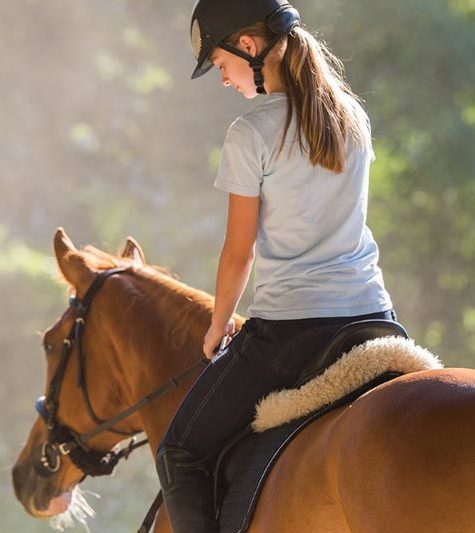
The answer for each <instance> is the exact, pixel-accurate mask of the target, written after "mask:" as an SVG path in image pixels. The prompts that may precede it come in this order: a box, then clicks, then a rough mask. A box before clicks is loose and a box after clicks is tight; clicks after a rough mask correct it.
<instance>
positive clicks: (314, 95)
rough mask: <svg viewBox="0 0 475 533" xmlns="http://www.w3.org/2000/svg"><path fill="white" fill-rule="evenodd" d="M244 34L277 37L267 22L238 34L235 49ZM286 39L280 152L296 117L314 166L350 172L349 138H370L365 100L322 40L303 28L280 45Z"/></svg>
mask: <svg viewBox="0 0 475 533" xmlns="http://www.w3.org/2000/svg"><path fill="white" fill-rule="evenodd" d="M242 35H249V36H251V37H253V36H254V37H257V36H259V37H262V38H263V39H264V40H265V41H266V42H269V41H270V40H271V39H272V38H273V34H272V33H271V32H270V31H269V30H268V28H267V27H266V25H265V23H263V22H260V23H257V24H255V25H253V26H250V27H248V28H245V29H243V30H240V31H239V32H236V33H233V34H232V35H230V36H229V37H228V38H227V39H226V41H227V42H229V43H230V44H232V45H236V44H237V43H238V41H239V38H240V37H241V36H242ZM285 39H287V43H286V44H287V47H286V50H285V53H284V54H283V57H282V60H281V63H280V75H281V78H282V81H283V83H284V86H285V89H286V92H287V95H288V100H287V119H286V122H285V127H284V133H283V137H282V144H281V147H280V152H282V150H283V148H284V143H285V140H286V137H287V132H288V130H289V127H290V124H291V122H292V118H293V117H294V115H295V118H296V122H297V128H296V140H298V143H299V146H300V150H301V151H302V153H305V154H306V155H308V158H309V160H310V162H311V163H312V165H314V166H316V165H321V166H322V167H325V168H327V169H329V170H331V171H333V172H335V173H340V172H342V171H343V170H344V168H345V159H346V157H345V154H346V150H345V142H346V140H347V137H348V135H350V137H351V138H352V139H353V140H354V141H355V142H356V143H357V144H359V145H360V146H364V145H365V143H366V142H367V139H368V126H367V124H365V123H364V121H362V115H361V108H359V102H360V99H359V98H358V96H356V95H355V94H354V93H353V92H352V91H351V89H350V87H349V85H348V84H347V83H346V82H345V80H344V68H343V63H342V62H341V61H340V60H339V59H338V58H337V57H335V56H334V55H333V54H332V53H331V52H330V50H329V49H328V47H327V46H326V44H325V43H324V42H323V41H321V40H317V39H316V38H315V37H314V36H313V35H311V34H310V33H309V32H308V31H307V30H305V29H304V28H302V27H300V26H297V27H296V28H294V29H293V30H292V32H291V33H290V34H289V35H288V36H287V37H283V40H282V43H281V46H283V45H285ZM278 46H279V43H278V44H277V45H276V48H277V47H278ZM269 57H270V56H269ZM358 108H359V109H360V111H358ZM280 152H279V153H280Z"/></svg>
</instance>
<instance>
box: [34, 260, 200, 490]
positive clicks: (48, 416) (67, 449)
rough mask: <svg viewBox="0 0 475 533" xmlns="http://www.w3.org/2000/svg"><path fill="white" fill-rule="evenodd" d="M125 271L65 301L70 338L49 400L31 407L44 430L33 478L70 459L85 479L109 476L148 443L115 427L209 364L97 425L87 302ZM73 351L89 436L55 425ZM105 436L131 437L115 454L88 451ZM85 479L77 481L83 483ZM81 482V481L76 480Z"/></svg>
mask: <svg viewBox="0 0 475 533" xmlns="http://www.w3.org/2000/svg"><path fill="white" fill-rule="evenodd" d="M127 271H130V269H128V268H114V269H110V270H105V271H103V272H101V273H99V274H98V275H97V277H96V278H95V279H94V281H93V282H92V284H91V286H90V287H89V289H88V291H87V292H86V294H85V296H84V298H83V299H79V298H77V297H73V298H71V299H70V306H71V307H73V308H74V309H75V310H76V317H75V320H74V324H73V326H72V328H71V330H70V332H69V335H68V336H67V337H66V338H65V339H64V340H63V349H62V352H61V356H60V360H59V364H58V368H57V369H56V372H55V374H54V376H53V379H52V380H51V384H50V388H49V392H48V396H47V397H45V396H41V397H40V398H38V400H37V401H36V410H37V412H38V413H39V415H40V416H41V417H42V418H43V420H44V421H45V423H46V427H47V428H48V436H47V440H46V442H44V443H43V444H41V445H39V446H37V447H36V448H35V451H34V468H35V471H36V472H37V474H38V475H40V476H42V477H50V476H52V475H54V474H55V473H56V472H58V470H59V469H60V467H61V456H66V455H67V456H69V458H70V459H71V461H72V462H73V463H74V464H75V465H76V466H77V467H78V468H79V469H80V470H81V471H82V472H83V473H84V477H86V476H88V475H89V476H103V475H109V474H111V473H112V472H113V470H114V468H115V466H116V465H117V463H118V462H119V460H120V459H123V458H125V459H127V458H128V456H129V455H130V453H131V452H132V451H133V450H134V449H136V448H139V447H140V446H143V445H144V444H146V443H147V442H148V440H147V439H144V440H141V441H140V442H135V438H134V435H136V434H137V433H141V431H134V432H128V431H122V430H119V429H116V428H115V427H114V426H116V424H118V423H119V422H121V421H122V420H124V419H125V418H127V417H129V416H130V415H132V414H133V413H135V412H137V411H139V410H140V409H142V408H143V407H145V406H146V405H148V404H150V403H151V402H152V401H154V400H155V399H157V398H158V397H159V396H162V395H164V394H166V393H167V392H169V391H170V390H172V389H174V388H176V387H178V385H179V384H180V383H181V382H182V381H184V380H186V379H188V378H189V377H190V376H191V375H192V374H193V373H194V372H195V371H196V370H198V369H202V368H203V367H205V366H206V365H207V364H208V362H209V361H208V360H207V359H206V358H205V357H204V356H203V357H202V358H200V359H199V360H198V361H197V362H196V363H194V364H193V365H192V366H190V367H188V368H187V369H186V370H184V371H183V372H182V373H180V374H179V375H177V376H176V377H174V378H172V379H170V380H169V381H168V382H167V383H165V384H163V385H161V386H160V387H158V388H157V389H155V390H153V391H152V392H151V393H149V394H148V395H146V396H144V397H143V398H142V399H141V400H139V401H138V402H136V403H135V404H133V405H132V406H130V407H129V408H128V409H126V410H125V411H122V412H121V413H119V414H117V415H115V416H113V417H111V418H109V419H107V420H101V419H100V418H99V417H98V416H97V415H96V414H95V412H94V409H93V407H92V404H91V400H90V397H89V393H88V389H87V384H86V372H85V354H84V350H83V336H84V329H85V325H86V316H87V314H88V312H89V310H90V307H91V304H92V301H93V299H94V297H95V296H96V294H97V293H98V292H99V290H100V288H101V287H102V285H103V284H104V282H105V281H106V279H107V278H109V277H110V276H113V275H115V274H120V273H124V272H127ZM74 348H76V357H77V362H78V365H77V366H78V376H77V385H78V387H79V388H80V389H81V393H82V398H83V401H84V405H85V407H86V410H87V412H88V414H89V416H90V418H91V419H92V420H93V421H94V422H95V423H96V427H95V428H93V429H92V430H90V431H88V432H86V433H83V434H79V433H77V432H75V431H73V430H72V429H71V428H70V427H68V426H66V425H64V424H60V423H59V421H58V419H57V412H58V408H59V394H60V391H61V386H62V383H63V379H64V375H65V372H66V368H67V366H68V362H69V360H70V358H71V354H72V353H73V349H74ZM105 431H110V432H113V433H116V434H118V435H123V436H125V437H132V439H131V441H130V443H129V445H128V446H126V447H125V448H123V449H121V450H120V451H114V450H110V451H108V452H106V453H104V452H99V451H96V450H93V449H91V448H90V447H89V446H88V445H87V443H88V441H90V440H91V439H92V438H94V437H96V436H97V435H99V434H100V433H103V432H105ZM84 477H83V478H82V479H84ZM81 481H82V480H81Z"/></svg>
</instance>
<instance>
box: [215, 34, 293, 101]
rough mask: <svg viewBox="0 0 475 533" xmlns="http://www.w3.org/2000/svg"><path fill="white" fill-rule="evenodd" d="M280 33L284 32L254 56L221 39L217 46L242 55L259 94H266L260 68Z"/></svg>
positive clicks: (278, 37) (278, 38)
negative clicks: (251, 73) (252, 73)
mask: <svg viewBox="0 0 475 533" xmlns="http://www.w3.org/2000/svg"><path fill="white" fill-rule="evenodd" d="M282 35H285V34H278V35H276V36H275V37H274V38H273V39H272V41H271V42H270V43H269V44H268V45H267V46H266V47H265V48H264V50H262V52H261V53H260V54H258V55H256V56H251V55H250V54H246V52H243V51H242V50H239V48H235V47H234V46H231V45H230V44H228V43H226V42H224V41H222V42H221V43H219V45H218V46H219V47H220V48H222V49H223V50H226V51H227V52H230V53H231V54H234V55H236V56H239V57H242V58H243V59H245V60H246V61H247V62H248V63H249V66H250V67H251V68H252V70H253V72H254V83H255V85H256V88H257V92H258V93H259V94H267V93H266V90H265V87H264V75H263V73H262V69H263V67H264V59H265V58H266V56H267V54H268V53H269V52H270V51H271V50H272V48H273V47H274V46H275V45H276V44H277V42H278V41H279V40H280V38H281V37H282Z"/></svg>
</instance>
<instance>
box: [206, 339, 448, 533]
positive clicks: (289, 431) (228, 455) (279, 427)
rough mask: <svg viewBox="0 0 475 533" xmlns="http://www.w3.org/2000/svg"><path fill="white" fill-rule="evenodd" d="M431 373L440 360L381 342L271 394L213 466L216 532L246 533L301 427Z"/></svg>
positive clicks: (399, 343)
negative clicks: (386, 386) (403, 379)
mask: <svg viewBox="0 0 475 533" xmlns="http://www.w3.org/2000/svg"><path fill="white" fill-rule="evenodd" d="M436 368H442V364H441V362H440V360H439V359H438V358H437V357H436V356H435V355H433V354H431V353H430V352H428V351H427V350H425V349H424V348H421V347H419V346H416V345H415V343H414V341H412V340H409V339H406V338H402V337H382V338H377V339H374V340H369V341H367V342H365V343H364V344H362V345H358V346H355V347H354V348H352V349H350V350H349V351H348V353H345V354H344V355H343V356H342V357H340V358H339V359H338V360H337V361H336V362H335V363H334V364H333V365H331V366H330V367H328V368H327V369H326V370H325V371H324V372H323V373H321V374H320V375H318V376H317V377H315V378H314V379H311V380H310V381H308V382H306V383H305V384H303V385H302V386H300V387H299V388H296V389H289V390H282V391H278V392H274V393H271V394H270V395H269V396H267V397H266V398H264V399H263V400H261V401H260V402H259V404H258V405H257V406H256V416H255V419H254V421H253V422H252V424H250V425H249V426H248V427H247V428H245V429H244V430H243V431H242V432H241V434H240V435H236V436H235V438H234V439H233V441H232V442H230V443H229V444H228V446H227V447H226V448H225V449H224V450H223V452H222V453H221V455H220V457H219V459H218V462H217V465H216V470H215V473H214V479H215V489H214V494H215V506H216V516H217V517H218V520H219V524H220V532H222V533H244V532H245V531H247V529H248V527H249V524H250V522H251V519H252V516H253V514H254V510H255V507H256V505H257V500H258V497H259V494H260V492H261V490H262V487H263V485H264V482H265V480H266V479H267V476H268V474H269V473H270V471H271V469H272V467H273V466H274V464H275V462H276V461H277V459H278V457H279V456H280V455H281V454H282V452H283V451H284V450H285V448H286V447H287V445H288V444H289V443H290V442H291V441H292V439H293V438H294V437H295V436H296V435H298V434H299V433H300V432H301V431H302V430H303V429H304V428H305V427H307V426H308V425H309V424H311V423H312V422H313V421H315V420H316V419H317V418H319V417H321V416H323V415H324V414H326V413H328V412H329V411H331V410H333V409H336V408H338V407H341V406H343V405H346V404H349V403H352V402H354V401H355V400H356V399H357V398H358V397H359V396H361V395H362V394H364V393H365V392H368V391H369V390H371V389H372V388H375V387H377V386H378V385H380V384H382V383H385V382H387V381H388V380H390V379H393V378H395V377H398V376H401V375H402V374H407V373H410V372H416V371H420V370H430V369H436Z"/></svg>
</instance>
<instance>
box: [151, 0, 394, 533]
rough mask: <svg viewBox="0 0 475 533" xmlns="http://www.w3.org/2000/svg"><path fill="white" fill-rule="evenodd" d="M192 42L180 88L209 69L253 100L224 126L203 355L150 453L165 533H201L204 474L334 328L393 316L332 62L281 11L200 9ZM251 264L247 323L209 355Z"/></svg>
mask: <svg viewBox="0 0 475 533" xmlns="http://www.w3.org/2000/svg"><path fill="white" fill-rule="evenodd" d="M191 38H192V44H193V49H194V54H195V56H196V59H197V62H198V64H197V66H196V69H195V71H194V72H193V76H192V77H193V78H196V77H198V76H201V75H203V74H205V73H206V72H207V71H208V70H209V69H210V68H211V67H212V66H213V65H214V66H215V67H216V68H218V69H219V71H220V73H221V79H222V83H223V85H224V86H225V87H232V88H234V89H235V90H237V91H239V92H240V93H241V94H242V95H243V96H244V97H245V98H247V99H253V98H254V97H256V96H257V95H258V94H261V95H262V96H261V97H260V98H259V100H258V103H257V105H256V106H255V107H253V108H252V109H251V110H250V111H248V112H247V113H245V114H244V115H242V116H240V117H239V118H237V119H236V120H235V121H234V122H233V123H232V124H231V126H230V128H229V131H228V134H227V137H226V140H225V142H224V146H223V151H222V161H221V165H220V168H219V172H218V176H217V179H216V182H215V186H216V187H217V188H218V189H221V190H223V191H225V192H227V193H228V194H229V206H228V220H227V229H226V238H225V242H224V245H223V248H222V251H221V255H220V260H219V266H218V272H217V281H216V301H215V306H214V312H213V317H212V321H211V324H210V327H209V330H208V332H207V333H206V336H205V338H204V345H203V351H204V353H205V355H206V356H207V357H208V358H209V359H211V364H209V365H208V367H207V368H206V369H205V370H204V372H203V373H202V375H201V376H200V378H199V379H198V381H197V382H196V383H195V385H194V386H193V388H192V389H191V391H190V393H189V394H188V396H187V397H186V398H185V399H184V401H183V402H182V404H181V406H180V407H179V409H178V411H177V413H176V415H175V417H174V419H173V421H172V422H171V424H170V426H169V429H168V431H167V433H166V435H165V437H164V439H163V441H162V443H161V445H160V446H159V449H158V453H157V471H158V475H159V479H160V484H161V487H162V490H163V495H164V501H165V504H166V508H167V511H168V515H169V518H170V521H171V524H172V526H173V531H174V532H175V533H211V532H213V531H217V523H216V520H215V518H214V517H213V509H212V488H211V476H210V471H211V470H212V466H213V461H214V460H215V458H216V456H217V454H218V453H219V451H220V449H221V448H222V447H223V445H224V443H225V442H226V441H227V440H228V439H229V438H230V437H231V436H232V435H233V434H235V433H236V432H238V431H239V430H240V429H242V428H243V427H245V426H246V425H247V424H248V423H249V421H250V420H251V419H252V417H253V414H254V410H255V404H256V402H257V401H258V400H259V399H260V398H261V397H263V396H265V395H266V394H268V393H270V392H271V391H273V390H276V389H281V388H289V387H291V386H292V385H293V384H294V383H295V382H296V380H297V379H298V376H299V371H300V370H301V369H302V367H303V366H304V365H305V363H306V362H307V361H308V360H309V359H310V357H315V354H318V352H319V350H322V348H323V347H324V346H325V345H326V344H327V343H328V341H329V340H331V338H332V337H333V336H334V335H335V333H336V332H337V331H338V330H339V329H340V328H341V327H343V326H344V325H346V324H348V323H350V322H355V321H359V320H364V319H371V318H377V319H387V320H395V319H396V317H395V314H394V311H393V310H392V303H391V299H390V297H389V295H388V293H387V291H386V290H385V288H384V283H383V277H382V273H381V270H380V268H379V267H378V248H377V245H376V243H375V241H374V238H373V236H372V234H371V232H370V230H369V229H368V227H367V226H366V211H367V198H368V177H369V169H370V164H371V162H372V161H373V160H374V153H373V150H372V145H371V133H370V125H369V120H368V117H367V115H366V113H365V111H364V110H363V108H362V106H361V104H360V102H359V100H358V98H357V97H356V96H355V95H354V94H353V92H352V91H351V89H350V88H349V86H348V85H347V84H346V82H345V81H344V78H343V74H342V66H341V63H340V62H339V61H338V60H337V59H336V58H335V57H334V56H333V55H332V54H331V52H330V51H329V50H328V48H327V47H326V46H325V45H324V43H323V42H321V41H319V40H317V39H316V38H315V37H314V36H312V35H311V34H310V33H308V32H307V31H306V30H305V29H304V27H303V25H302V23H301V20H300V16H299V13H298V11H297V10H296V9H295V8H294V7H292V6H291V5H290V4H289V3H288V2H286V1H285V0H199V1H198V2H197V3H196V5H195V7H194V10H193V15H192V23H191ZM254 260H255V263H256V266H255V281H254V289H255V290H254V299H253V302H252V304H251V306H250V307H249V310H248V314H249V317H250V318H249V319H248V320H247V321H246V322H245V323H244V326H243V327H242V329H241V330H240V332H239V333H238V334H237V335H235V336H234V337H233V339H232V341H231V342H230V343H229V345H228V346H227V347H226V348H225V349H223V350H221V351H220V352H219V354H218V355H216V347H217V346H218V345H219V344H220V341H221V339H222V338H223V337H226V336H229V337H231V336H233V335H234V333H235V326H234V322H233V319H232V316H233V313H234V311H235V309H236V307H237V304H238V302H239V300H240V298H241V295H242V293H243V291H244V289H245V287H246V284H247V282H248V278H249V275H250V271H251V267H252V265H253V263H254ZM304 332H305V333H306V338H308V339H311V341H310V342H308V343H307V345H306V344H305V343H302V342H298V341H297V339H299V338H301V337H302V335H301V334H302V333H304Z"/></svg>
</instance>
